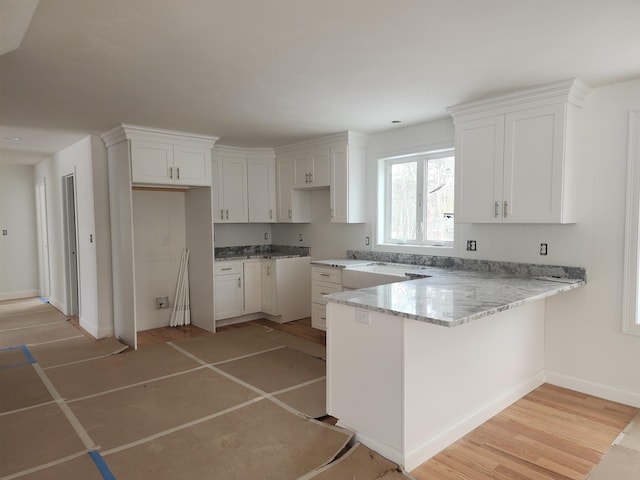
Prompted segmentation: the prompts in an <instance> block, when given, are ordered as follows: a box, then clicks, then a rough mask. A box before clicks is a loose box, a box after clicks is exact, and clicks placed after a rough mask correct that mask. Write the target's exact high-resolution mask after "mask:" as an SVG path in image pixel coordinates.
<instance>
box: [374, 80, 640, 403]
mask: <svg viewBox="0 0 640 480" xmlns="http://www.w3.org/2000/svg"><path fill="white" fill-rule="evenodd" d="M634 109H640V79H639V80H635V81H630V82H624V83H619V84H615V85H610V86H607V87H602V88H598V89H595V90H594V91H593V93H592V95H591V96H590V97H589V99H588V100H587V103H586V106H585V108H584V109H583V112H582V114H583V115H582V117H581V123H580V125H579V128H581V131H582V135H581V136H580V139H581V140H580V141H579V142H578V144H577V145H574V148H575V154H576V155H577V159H578V161H577V171H576V174H577V175H579V177H578V185H577V199H578V200H577V205H578V212H577V218H578V221H577V223H576V224H574V225H478V224H475V225H461V224H457V225H456V242H455V243H456V247H455V249H454V250H453V251H450V252H449V253H447V254H449V255H455V256H460V257H467V258H478V259H489V260H503V261H515V262H528V263H546V264H561V265H569V266H578V267H584V268H586V269H587V281H588V283H587V285H586V286H585V287H583V288H580V289H576V290H573V291H571V292H568V293H566V294H562V295H558V296H556V297H553V298H550V299H548V300H547V312H546V354H545V366H546V368H547V369H548V371H549V380H550V381H552V382H554V383H558V384H561V385H564V386H567V387H570V388H574V389H576V390H581V391H585V392H587V393H593V394H596V395H599V396H603V397H606V398H612V399H614V400H618V401H622V402H625V403H629V404H633V405H636V406H640V372H639V370H638V366H639V365H640V337H633V336H629V335H624V334H622V333H621V325H622V293H621V292H622V273H623V246H624V237H623V235H624V212H625V188H626V155H627V129H628V112H629V110H634ZM453 136H454V130H453V124H452V122H451V120H449V119H445V120H441V121H436V122H431V123H426V124H422V125H418V126H414V127H409V128H404V129H398V130H392V131H388V132H384V133H381V134H377V135H373V136H372V137H371V140H370V142H369V153H368V164H367V166H368V172H367V178H368V185H369V192H368V193H369V199H370V201H369V204H370V205H372V208H371V217H370V218H371V219H373V218H374V215H375V208H374V207H373V206H374V205H375V201H376V192H375V190H376V187H375V185H376V173H375V172H376V165H377V159H378V158H381V157H384V156H389V155H395V154H399V153H403V149H404V150H405V152H406V151H411V150H412V149H414V148H416V147H419V146H422V145H432V144H439V143H446V142H447V141H448V142H450V143H452V142H453ZM466 240H476V241H477V251H476V252H467V251H466V250H465V249H464V248H463V246H464V245H465V244H466ZM541 242H546V243H548V245H549V254H548V255H547V256H546V257H542V256H540V255H539V246H540V243H541Z"/></svg>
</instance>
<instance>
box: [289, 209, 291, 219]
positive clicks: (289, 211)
mask: <svg viewBox="0 0 640 480" xmlns="http://www.w3.org/2000/svg"><path fill="white" fill-rule="evenodd" d="M289 218H291V209H289Z"/></svg>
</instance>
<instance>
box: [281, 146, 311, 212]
mask: <svg viewBox="0 0 640 480" xmlns="http://www.w3.org/2000/svg"><path fill="white" fill-rule="evenodd" d="M294 168H295V167H294V162H293V160H292V158H290V157H289V156H286V155H285V156H278V158H277V160H276V176H277V186H276V189H277V211H278V215H277V220H278V223H309V222H310V221H311V196H310V193H311V192H309V191H304V190H298V189H294V188H293V177H294Z"/></svg>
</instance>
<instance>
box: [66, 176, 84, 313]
mask: <svg viewBox="0 0 640 480" xmlns="http://www.w3.org/2000/svg"><path fill="white" fill-rule="evenodd" d="M76 198H77V197H76V188H75V174H73V173H71V174H69V175H65V176H63V177H62V207H63V208H62V216H63V224H64V260H65V261H64V265H65V301H66V315H80V273H79V270H78V267H79V265H80V260H79V258H78V223H77V218H78V215H77V207H76Z"/></svg>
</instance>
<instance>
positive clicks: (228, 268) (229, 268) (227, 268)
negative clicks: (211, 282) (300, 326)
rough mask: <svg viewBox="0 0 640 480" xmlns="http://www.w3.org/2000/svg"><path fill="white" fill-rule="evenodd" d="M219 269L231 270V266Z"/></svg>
mask: <svg viewBox="0 0 640 480" xmlns="http://www.w3.org/2000/svg"><path fill="white" fill-rule="evenodd" d="M220 270H231V267H226V268H221V269H220Z"/></svg>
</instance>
